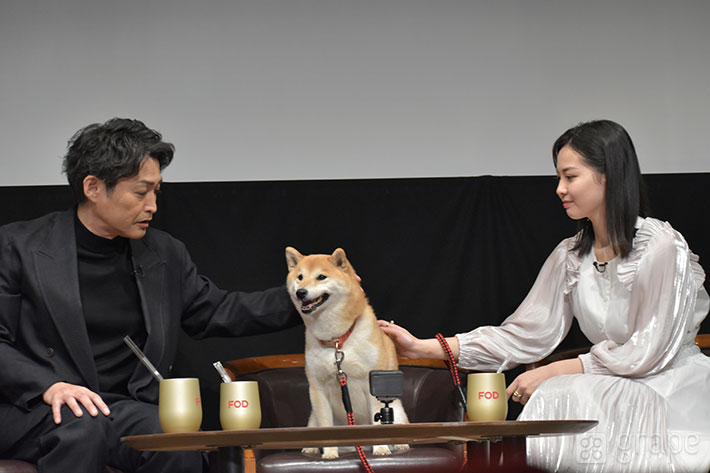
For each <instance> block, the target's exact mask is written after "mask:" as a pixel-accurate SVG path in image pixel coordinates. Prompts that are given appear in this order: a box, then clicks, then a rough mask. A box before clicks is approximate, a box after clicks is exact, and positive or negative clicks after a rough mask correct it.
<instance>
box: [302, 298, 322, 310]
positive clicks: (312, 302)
mask: <svg viewBox="0 0 710 473" xmlns="http://www.w3.org/2000/svg"><path fill="white" fill-rule="evenodd" d="M317 303H318V299H313V300H310V301H303V304H301V309H304V310H308V309H310V308H311V307H313V306H314V305H316V304H317Z"/></svg>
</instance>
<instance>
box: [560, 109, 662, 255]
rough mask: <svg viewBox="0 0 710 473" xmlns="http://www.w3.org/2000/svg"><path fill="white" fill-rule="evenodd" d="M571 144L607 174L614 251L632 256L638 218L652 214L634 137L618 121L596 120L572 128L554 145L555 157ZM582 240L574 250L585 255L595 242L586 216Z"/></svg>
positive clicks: (581, 225) (581, 226)
mask: <svg viewBox="0 0 710 473" xmlns="http://www.w3.org/2000/svg"><path fill="white" fill-rule="evenodd" d="M565 146H569V147H571V148H572V149H574V150H575V151H576V152H578V153H579V154H580V155H582V158H583V159H584V162H585V163H586V164H587V166H589V167H590V168H592V170H594V171H595V172H596V173H597V174H599V175H604V176H605V177H606V190H605V194H604V197H605V201H606V228H607V233H608V237H609V241H610V243H611V245H612V248H614V251H615V252H616V253H617V254H619V255H621V257H622V258H625V257H626V256H628V254H629V252H630V251H631V247H632V244H633V238H634V234H635V233H636V230H635V225H636V218H637V217H639V216H641V217H646V216H648V213H649V208H648V200H647V198H646V189H645V184H644V182H643V178H642V176H641V169H640V168H639V162H638V158H637V157H636V149H635V148H634V144H633V142H632V141H631V137H630V136H629V134H628V133H627V132H626V130H624V128H623V127H622V126H621V125H619V124H618V123H614V122H613V121H610V120H595V121H591V122H586V123H580V124H579V125H577V126H575V127H573V128H570V129H569V130H567V131H565V132H564V133H563V134H562V136H560V137H559V138H558V139H557V141H555V144H554V145H553V147H552V160H553V161H554V163H555V166H557V155H558V154H559V152H560V150H561V149H562V148H564V147H565ZM577 226H578V229H579V235H580V236H579V239H578V240H577V243H576V245H575V246H574V248H573V250H574V251H577V252H578V254H579V255H580V256H584V255H586V254H587V253H589V251H590V250H591V249H592V246H593V244H594V229H593V228H592V222H590V221H589V219H587V218H584V219H582V220H580V221H579V223H578V225H577Z"/></svg>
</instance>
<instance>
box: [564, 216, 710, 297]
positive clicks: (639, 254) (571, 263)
mask: <svg viewBox="0 0 710 473" xmlns="http://www.w3.org/2000/svg"><path fill="white" fill-rule="evenodd" d="M660 232H670V234H671V235H673V239H674V240H675V241H676V243H677V244H681V245H683V248H684V249H685V250H686V251H687V252H688V255H689V257H690V267H691V269H692V272H693V278H694V279H695V280H696V281H697V283H698V285H699V286H700V285H702V284H703V282H704V281H705V271H704V270H703V268H702V266H700V263H699V261H700V258H698V256H697V255H696V254H695V253H693V252H692V251H690V249H689V248H688V244H687V243H686V242H685V239H684V238H683V237H682V235H680V233H678V232H677V231H676V230H674V229H673V227H672V226H671V224H670V223H668V222H664V221H661V220H658V219H655V218H651V217H647V218H641V217H639V219H638V220H637V222H636V235H635V236H634V240H633V245H632V248H631V252H630V253H629V255H628V256H627V257H626V258H624V259H622V260H620V261H619V264H618V266H617V267H616V274H617V276H618V278H619V280H620V281H621V283H622V284H623V285H624V287H626V290H627V291H631V289H632V288H633V285H634V281H635V280H636V273H637V272H638V268H639V264H640V263H641V259H642V258H643V256H644V255H645V254H646V252H647V251H648V247H649V242H650V241H651V239H652V238H653V236H654V235H656V234H658V233H660ZM577 238H579V234H577V235H575V236H573V237H570V238H567V239H566V240H565V242H566V244H567V258H566V259H565V268H566V272H567V279H566V281H565V290H564V294H565V295H567V294H569V293H570V292H571V291H572V288H573V287H574V286H576V285H577V282H578V281H579V267H580V265H581V263H582V261H581V259H580V257H579V255H578V254H577V252H576V251H572V247H574V245H575V243H576V242H577Z"/></svg>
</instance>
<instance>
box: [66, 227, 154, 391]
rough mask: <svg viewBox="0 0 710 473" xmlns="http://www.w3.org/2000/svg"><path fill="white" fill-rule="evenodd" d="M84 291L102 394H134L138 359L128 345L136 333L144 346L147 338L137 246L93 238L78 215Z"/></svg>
mask: <svg viewBox="0 0 710 473" xmlns="http://www.w3.org/2000/svg"><path fill="white" fill-rule="evenodd" d="M74 220H75V225H74V227H75V232H76V247H77V256H78V260H79V261H78V262H79V290H80V293H81V305H82V308H83V312H84V319H85V320H86V329H87V331H88V334H89V341H90V342H91V351H92V353H93V355H94V361H95V363H96V369H97V371H98V375H99V389H100V391H101V392H109V393H116V394H128V380H129V379H130V377H131V374H132V373H133V370H134V369H135V367H136V365H137V363H138V359H137V358H136V356H135V355H134V354H133V352H131V350H129V349H128V347H127V346H126V345H125V343H124V342H123V337H125V336H126V335H130V337H131V338H132V339H133V341H134V342H136V344H137V345H138V346H139V347H143V345H144V344H145V340H146V329H145V322H144V319H143V311H142V309H141V302H140V297H139V295H138V287H137V286H136V280H135V275H134V273H133V264H132V262H131V246H130V244H129V241H128V240H127V239H126V238H123V237H116V238H114V239H112V240H109V239H107V238H102V237H100V236H98V235H95V234H93V233H92V232H91V231H89V230H88V229H87V228H86V227H84V225H83V224H82V223H81V221H80V220H79V218H78V217H75V219H74Z"/></svg>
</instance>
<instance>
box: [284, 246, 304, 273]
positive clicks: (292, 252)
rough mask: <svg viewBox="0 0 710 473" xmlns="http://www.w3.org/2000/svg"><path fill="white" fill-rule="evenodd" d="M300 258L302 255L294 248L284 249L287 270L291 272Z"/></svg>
mask: <svg viewBox="0 0 710 473" xmlns="http://www.w3.org/2000/svg"><path fill="white" fill-rule="evenodd" d="M301 258H303V255H302V254H301V253H299V252H298V250H297V249H296V248H292V247H290V246H287V247H286V265H287V266H288V270H289V271H291V270H292V269H293V268H294V267H295V266H296V265H297V264H298V262H299V261H301Z"/></svg>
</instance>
